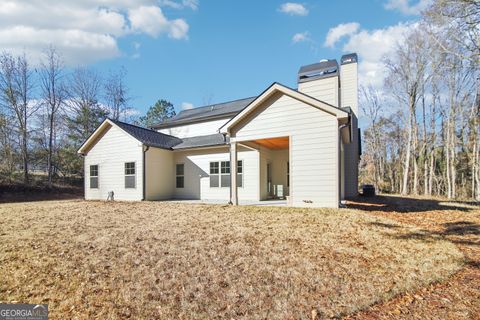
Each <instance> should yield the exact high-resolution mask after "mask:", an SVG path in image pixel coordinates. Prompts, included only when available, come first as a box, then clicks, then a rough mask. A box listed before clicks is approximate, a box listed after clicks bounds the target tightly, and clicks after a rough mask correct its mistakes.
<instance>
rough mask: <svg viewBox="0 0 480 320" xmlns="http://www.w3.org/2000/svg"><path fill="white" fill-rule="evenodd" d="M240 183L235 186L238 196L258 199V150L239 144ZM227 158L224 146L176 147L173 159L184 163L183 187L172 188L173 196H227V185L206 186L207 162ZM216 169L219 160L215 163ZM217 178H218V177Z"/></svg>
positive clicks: (208, 183)
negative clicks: (238, 185) (240, 146)
mask: <svg viewBox="0 0 480 320" xmlns="http://www.w3.org/2000/svg"><path fill="white" fill-rule="evenodd" d="M238 159H239V161H242V182H243V187H242V188H238V194H239V197H240V199H242V200H255V201H257V200H259V199H260V195H259V191H260V189H259V188H260V186H259V153H258V152H257V151H252V150H249V149H244V148H240V149H239V152H238ZM221 161H230V153H229V149H228V148H227V147H222V148H212V149H204V150H191V151H177V152H175V162H177V163H184V164H185V188H183V189H176V190H175V195H174V197H175V198H177V199H202V200H225V201H226V202H228V201H229V200H230V188H221V187H210V163H211V162H212V163H214V162H217V163H219V162H221ZM219 172H220V164H219ZM219 179H220V178H219Z"/></svg>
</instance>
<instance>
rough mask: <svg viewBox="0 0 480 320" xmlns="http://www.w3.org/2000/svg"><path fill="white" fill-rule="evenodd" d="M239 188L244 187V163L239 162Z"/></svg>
mask: <svg viewBox="0 0 480 320" xmlns="http://www.w3.org/2000/svg"><path fill="white" fill-rule="evenodd" d="M237 187H239V188H242V187H243V161H242V160H239V161H237Z"/></svg>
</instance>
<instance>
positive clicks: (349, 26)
mask: <svg viewBox="0 0 480 320" xmlns="http://www.w3.org/2000/svg"><path fill="white" fill-rule="evenodd" d="M359 28H360V24H359V23H357V22H349V23H342V24H339V25H338V26H336V27H334V28H331V29H330V30H328V33H327V37H326V39H325V43H324V45H325V47H330V48H333V47H335V44H336V43H337V42H338V41H339V40H340V39H342V38H343V37H346V36H350V35H352V34H354V33H356V32H357V31H358V29H359Z"/></svg>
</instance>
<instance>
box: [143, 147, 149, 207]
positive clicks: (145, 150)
mask: <svg viewBox="0 0 480 320" xmlns="http://www.w3.org/2000/svg"><path fill="white" fill-rule="evenodd" d="M142 149H143V159H142V160H143V161H142V164H143V172H142V174H143V179H142V184H143V186H142V187H143V188H142V201H145V187H146V185H147V183H146V181H145V178H146V174H145V171H146V164H145V158H146V157H145V155H146V153H147V151H148V149H150V146H145V145H143V146H142Z"/></svg>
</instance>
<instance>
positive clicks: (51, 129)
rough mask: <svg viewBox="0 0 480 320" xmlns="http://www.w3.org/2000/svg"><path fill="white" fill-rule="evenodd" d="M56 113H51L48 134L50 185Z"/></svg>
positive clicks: (49, 185)
mask: <svg viewBox="0 0 480 320" xmlns="http://www.w3.org/2000/svg"><path fill="white" fill-rule="evenodd" d="M53 115H54V113H53V110H52V113H51V114H50V115H49V123H50V132H49V136H48V158H47V170H48V187H49V188H51V187H52V175H53V171H52V167H53V166H52V156H53V125H54V117H53Z"/></svg>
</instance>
